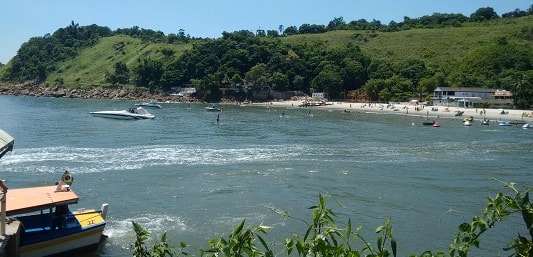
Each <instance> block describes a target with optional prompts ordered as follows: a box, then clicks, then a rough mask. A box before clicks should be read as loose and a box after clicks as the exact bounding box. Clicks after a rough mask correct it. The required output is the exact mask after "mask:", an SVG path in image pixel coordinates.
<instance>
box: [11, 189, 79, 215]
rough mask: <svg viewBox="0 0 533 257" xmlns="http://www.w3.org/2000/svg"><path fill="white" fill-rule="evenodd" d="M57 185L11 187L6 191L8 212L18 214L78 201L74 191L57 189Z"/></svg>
mask: <svg viewBox="0 0 533 257" xmlns="http://www.w3.org/2000/svg"><path fill="white" fill-rule="evenodd" d="M56 189H57V186H43V187H30V188H20V189H9V190H8V191H7V193H6V207H7V208H6V214H7V215H8V216H10V215H16V214H22V213H28V212H34V211H39V210H43V209H49V208H52V207H54V206H57V205H64V204H73V203H77V202H78V200H79V198H78V196H77V195H76V194H75V193H74V192H73V191H72V190H68V191H56Z"/></svg>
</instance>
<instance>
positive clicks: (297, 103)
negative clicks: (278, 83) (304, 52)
mask: <svg viewBox="0 0 533 257" xmlns="http://www.w3.org/2000/svg"><path fill="white" fill-rule="evenodd" d="M255 104H256V105H266V106H272V107H295V108H296V107H300V108H317V109H335V110H338V111H341V112H353V113H365V112H366V113H390V114H402V115H411V116H420V117H424V118H429V119H438V118H457V119H461V120H462V119H463V118H465V117H467V118H470V117H472V118H473V119H474V120H490V121H511V122H514V121H517V122H525V123H532V122H533V111H531V110H515V109H491V108H462V107H453V106H431V105H426V104H420V103H411V102H397V103H388V104H385V103H357V102H326V103H325V104H321V105H316V106H312V107H303V106H308V105H305V104H303V101H301V100H290V101H271V102H266V103H255Z"/></svg>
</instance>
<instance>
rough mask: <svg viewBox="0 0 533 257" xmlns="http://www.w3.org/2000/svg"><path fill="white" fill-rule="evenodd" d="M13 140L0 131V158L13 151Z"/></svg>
mask: <svg viewBox="0 0 533 257" xmlns="http://www.w3.org/2000/svg"><path fill="white" fill-rule="evenodd" d="M14 143H15V139H14V138H13V137H12V136H10V135H9V134H8V133H6V132H5V131H3V130H1V129H0V158H2V156H4V154H6V153H7V152H9V151H11V150H13V144H14Z"/></svg>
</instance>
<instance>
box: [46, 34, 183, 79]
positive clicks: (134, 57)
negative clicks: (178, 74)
mask: <svg viewBox="0 0 533 257" xmlns="http://www.w3.org/2000/svg"><path fill="white" fill-rule="evenodd" d="M190 48H192V44H178V45H177V44H166V43H165V44H163V43H144V42H142V41H141V40H140V39H135V38H131V37H129V36H124V35H118V36H112V37H106V38H102V39H101V40H100V41H99V43H98V44H96V45H95V46H94V47H91V48H87V49H85V50H83V51H82V52H81V53H80V54H79V55H78V56H77V57H76V58H74V59H72V60H69V61H67V62H64V63H61V64H60V66H59V68H58V69H57V70H56V71H55V72H53V73H51V74H50V75H49V76H48V79H47V80H46V84H49V85H54V84H56V83H55V82H56V81H58V80H62V81H63V83H64V84H65V85H73V86H81V87H84V86H91V85H104V84H108V83H104V81H105V76H106V73H112V72H113V71H114V65H115V63H117V62H122V63H125V64H126V65H127V66H128V68H129V69H130V70H131V69H133V68H134V67H135V65H136V63H137V61H138V60H139V59H142V58H152V59H156V60H157V59H162V58H167V57H166V56H165V54H164V52H167V53H175V54H176V55H181V54H182V53H183V51H185V50H186V49H190Z"/></svg>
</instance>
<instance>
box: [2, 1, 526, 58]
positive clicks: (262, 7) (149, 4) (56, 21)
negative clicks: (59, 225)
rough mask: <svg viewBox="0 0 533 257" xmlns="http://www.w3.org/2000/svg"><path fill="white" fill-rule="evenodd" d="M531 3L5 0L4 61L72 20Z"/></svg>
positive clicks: (120, 23)
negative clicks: (24, 44)
mask: <svg viewBox="0 0 533 257" xmlns="http://www.w3.org/2000/svg"><path fill="white" fill-rule="evenodd" d="M531 4H533V1H531V0H485V1H482V0H396V1H391V0H389V1H386V0H365V1H363V0H336V1H335V0H331V1H325V0H322V1H321V0H270V1H263V0H225V1H222V0H192V1H182V0H181V1H180V0H153V1H146V0H143V1H141V0H90V1H89V0H70V1H65V0H46V1H42V0H2V4H1V5H0V19H1V21H0V62H1V63H4V64H5V63H7V62H8V61H9V60H10V59H11V58H13V56H15V55H16V53H17V50H18V49H19V48H20V45H21V44H22V43H24V42H27V41H28V40H29V39H30V38H31V37H36V36H44V35H45V34H47V33H50V34H51V33H53V32H54V31H56V30H57V29H59V28H63V27H66V26H68V25H70V23H71V21H74V22H75V23H78V24H79V25H80V26H86V25H91V24H96V25H99V26H106V27H109V28H110V29H112V30H115V29H118V28H131V27H133V26H138V27H141V28H145V29H152V30H156V31H158V30H159V31H162V32H164V33H165V34H169V33H178V31H179V30H180V29H183V30H185V33H186V34H189V35H190V36H191V37H209V38H218V37H220V35H221V33H222V32H223V31H227V32H233V31H237V30H243V29H244V30H250V31H253V32H255V31H256V30H257V29H264V30H277V29H278V28H279V26H280V25H283V27H288V26H296V27H299V26H300V25H302V24H305V23H309V24H321V25H327V24H328V22H329V21H331V20H333V18H336V17H343V19H344V21H345V22H350V21H353V20H359V19H366V20H368V21H371V20H373V19H376V20H379V21H381V22H382V23H384V24H388V23H389V22H390V21H392V20H394V21H396V22H400V21H403V17H404V16H408V17H410V18H418V17H421V16H424V15H431V14H433V13H461V14H464V15H466V16H470V14H472V13H473V12H475V11H476V10H477V9H478V8H481V7H492V8H494V10H495V11H496V13H498V15H501V14H503V13H506V12H510V11H513V10H514V9H516V8H518V9H521V10H526V9H527V8H529V6H531Z"/></svg>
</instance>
